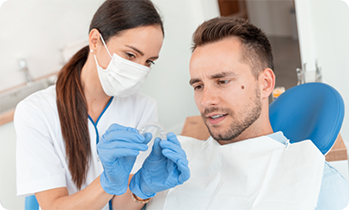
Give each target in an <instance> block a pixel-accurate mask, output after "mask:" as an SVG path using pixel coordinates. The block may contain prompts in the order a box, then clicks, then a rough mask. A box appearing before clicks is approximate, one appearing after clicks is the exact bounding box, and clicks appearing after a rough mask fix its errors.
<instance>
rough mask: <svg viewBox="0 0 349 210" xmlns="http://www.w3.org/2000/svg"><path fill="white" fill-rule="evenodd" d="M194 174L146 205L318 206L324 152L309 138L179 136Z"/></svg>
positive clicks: (151, 209) (268, 209)
mask: <svg viewBox="0 0 349 210" xmlns="http://www.w3.org/2000/svg"><path fill="white" fill-rule="evenodd" d="M179 139H180V141H181V142H182V147H183V149H184V150H185V151H186V153H187V156H188V160H189V168H190V172H191V177H190V179H189V180H188V181H187V182H185V183H184V184H183V185H180V186H177V187H176V188H174V189H170V190H167V191H164V192H161V193H158V194H157V195H156V196H155V197H154V199H152V200H151V201H150V202H149V203H148V205H147V210H160V209H166V210H169V209H173V210H178V209H180V210H185V209H188V210H193V209H200V210H203V209H208V210H211V209H212V210H215V209H219V210H224V209H238V210H245V209H246V210H247V209H255V210H259V209H265V210H273V209H275V210H279V209H283V210H286V209H289V210H295V209H297V210H303V209H304V210H305V209H314V208H315V207H316V204H317V199H318V195H319V192H320V187H321V180H322V173H323V166H324V156H323V155H322V153H321V152H320V151H319V150H318V149H317V148H316V146H315V145H314V144H313V143H312V142H311V141H310V140H305V141H302V142H299V143H294V144H286V146H285V145H284V144H282V143H279V142H277V141H275V140H273V139H271V138H270V137H267V136H263V137H258V138H253V139H248V140H245V141H241V142H237V143H232V144H227V145H220V144H219V143H218V142H217V141H216V140H214V139H212V137H210V138H209V139H208V140H207V141H199V140H196V139H192V138H188V137H182V136H179Z"/></svg>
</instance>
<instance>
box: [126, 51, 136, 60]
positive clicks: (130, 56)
mask: <svg viewBox="0 0 349 210" xmlns="http://www.w3.org/2000/svg"><path fill="white" fill-rule="evenodd" d="M126 55H127V57H128V58H130V59H131V58H135V57H136V56H135V55H134V54H132V53H128V52H127V53H126Z"/></svg>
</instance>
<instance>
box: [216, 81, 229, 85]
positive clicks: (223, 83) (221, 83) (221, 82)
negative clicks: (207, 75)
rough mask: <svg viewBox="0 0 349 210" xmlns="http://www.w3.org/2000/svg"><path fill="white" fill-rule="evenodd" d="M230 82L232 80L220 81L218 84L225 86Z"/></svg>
mask: <svg viewBox="0 0 349 210" xmlns="http://www.w3.org/2000/svg"><path fill="white" fill-rule="evenodd" d="M229 82H230V80H218V82H217V83H218V84H219V85H225V84H228V83H229Z"/></svg>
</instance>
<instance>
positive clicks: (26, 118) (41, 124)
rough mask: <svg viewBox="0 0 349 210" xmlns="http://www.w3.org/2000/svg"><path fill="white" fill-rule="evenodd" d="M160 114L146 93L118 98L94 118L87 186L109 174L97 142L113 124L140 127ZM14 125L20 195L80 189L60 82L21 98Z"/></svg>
mask: <svg viewBox="0 0 349 210" xmlns="http://www.w3.org/2000/svg"><path fill="white" fill-rule="evenodd" d="M157 118H158V116H157V105H156V101H155V100H154V99H152V98H150V97H148V96H146V95H144V94H141V93H137V94H134V95H132V96H129V97H125V98H115V97H114V98H112V99H111V101H110V103H109V104H108V105H107V106H106V108H105V110H104V111H103V112H102V114H101V116H99V119H98V120H97V123H96V124H95V123H94V122H93V121H92V120H91V119H90V118H89V119H88V129H89V135H90V145H91V150H92V159H91V160H92V161H91V163H90V166H89V171H88V174H87V179H86V182H85V183H84V184H83V185H82V187H81V189H83V188H85V187H86V186H88V185H89V184H90V183H91V182H92V181H93V180H94V179H96V178H97V177H98V176H99V175H100V174H101V173H102V172H103V166H102V164H101V162H100V160H99V159H98V156H97V150H96V142H98V140H99V138H100V137H101V136H102V135H103V134H104V132H105V131H106V130H107V129H108V127H109V126H110V125H111V124H112V123H118V124H120V125H123V126H129V127H134V128H138V129H139V128H140V127H141V126H142V125H143V124H144V123H147V122H150V121H157ZM86 120H87V119H86ZM14 125H15V129H16V133H17V154H16V155H17V157H16V159H17V195H18V196H27V195H32V194H34V193H36V192H40V191H44V190H48V189H53V188H58V187H67V188H68V191H69V194H73V193H75V192H77V191H78V189H77V187H76V186H75V184H74V183H73V181H72V179H71V174H70V171H69V168H68V161H67V159H66V152H65V143H64V140H63V137H62V132H61V126H60V120H59V116H58V110H57V105H56V89H55V86H51V87H49V88H47V89H45V90H42V91H39V92H37V93H34V94H32V95H31V96H29V97H28V98H26V99H24V100H23V101H21V102H20V103H19V104H18V106H17V108H16V112H15V117H14ZM152 144H153V141H151V142H150V143H149V144H148V145H149V149H148V151H146V152H143V153H141V154H140V155H139V156H138V158H137V161H136V163H135V165H134V167H133V169H132V173H135V172H136V171H137V170H138V169H139V168H140V167H141V166H142V163H143V161H144V159H145V158H146V157H147V156H148V154H149V152H150V151H151V146H152Z"/></svg>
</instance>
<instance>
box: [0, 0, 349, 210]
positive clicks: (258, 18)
mask: <svg viewBox="0 0 349 210" xmlns="http://www.w3.org/2000/svg"><path fill="white" fill-rule="evenodd" d="M103 1H104V0H30V1H28V0H8V1H6V2H5V3H3V4H2V5H1V8H0V201H1V203H2V205H3V206H4V207H5V208H7V209H23V206H24V204H23V202H24V199H23V198H17V197H16V196H15V195H16V188H15V141H16V136H15V131H14V128H13V123H12V116H13V111H14V108H15V105H16V103H17V102H18V101H16V100H17V99H20V98H21V97H25V96H26V95H28V94H30V93H31V92H34V91H36V90H39V89H42V88H45V87H47V86H48V85H51V84H54V82H55V75H56V74H57V72H58V71H59V70H60V69H61V68H62V66H63V65H64V64H65V63H66V62H67V60H68V59H69V58H70V56H71V55H73V54H74V53H75V52H76V51H78V50H79V49H80V48H82V47H83V46H85V45H87V37H88V28H89V23H90V21H91V19H92V16H93V14H94V13H95V11H96V10H97V8H98V7H99V6H100V5H101V4H102V2H103ZM153 2H154V4H155V5H156V7H157V8H158V10H159V12H160V14H161V16H162V18H163V21H164V26H165V40H164V44H163V48H162V50H161V53H160V58H159V60H158V61H157V62H156V65H155V66H154V67H153V68H152V71H151V73H150V75H149V76H148V79H147V82H146V83H145V84H144V86H143V87H142V90H141V92H143V93H145V94H147V95H150V96H151V97H153V98H155V99H156V100H157V102H158V107H159V121H160V123H161V124H162V125H163V126H164V127H165V128H166V129H167V131H172V132H175V133H176V134H180V133H181V130H182V127H183V125H184V122H185V119H186V117H188V116H193V115H199V112H198V111H197V108H196V105H195V102H194V98H193V90H192V88H191V87H190V86H189V79H190V78H189V60H190V56H191V51H190V48H191V37H192V33H193V32H194V31H195V29H196V27H197V26H198V25H200V24H201V23H202V22H203V21H205V20H208V19H210V18H213V17H217V16H220V15H222V16H236V17H242V18H246V19H248V20H249V21H250V22H251V23H252V24H254V25H256V26H258V27H260V28H261V29H262V30H263V31H264V32H265V33H266V34H267V36H268V38H269V39H270V42H271V44H272V48H273V55H274V63H275V69H274V71H275V74H276V77H277V80H276V86H282V87H284V88H285V89H286V90H287V89H289V88H291V87H293V86H295V85H297V82H298V79H297V73H296V69H297V68H303V69H304V66H306V70H307V81H308V82H309V81H312V80H314V78H315V76H314V75H315V70H316V65H317V66H318V69H321V76H322V81H323V82H325V83H328V84H330V85H331V86H333V87H334V88H336V89H337V90H338V91H339V92H340V93H341V95H342V97H343V98H344V101H345V103H346V110H349V84H348V81H347V80H348V78H349V73H348V72H349V62H348V58H349V39H348V37H349V10H348V6H347V5H346V4H345V2H343V1H341V0H295V1H294V0H273V1H270V0H153ZM33 122H35V119H33ZM341 136H342V137H343V140H344V142H345V143H346V145H347V146H348V145H349V115H348V114H346V116H345V119H344V124H343V127H342V130H341ZM346 164H347V162H346Z"/></svg>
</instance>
